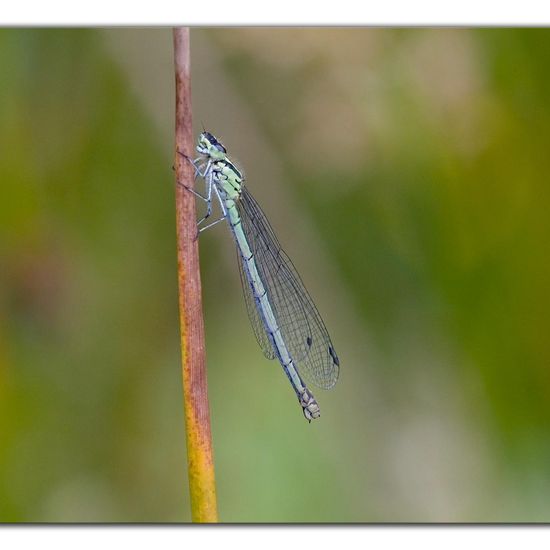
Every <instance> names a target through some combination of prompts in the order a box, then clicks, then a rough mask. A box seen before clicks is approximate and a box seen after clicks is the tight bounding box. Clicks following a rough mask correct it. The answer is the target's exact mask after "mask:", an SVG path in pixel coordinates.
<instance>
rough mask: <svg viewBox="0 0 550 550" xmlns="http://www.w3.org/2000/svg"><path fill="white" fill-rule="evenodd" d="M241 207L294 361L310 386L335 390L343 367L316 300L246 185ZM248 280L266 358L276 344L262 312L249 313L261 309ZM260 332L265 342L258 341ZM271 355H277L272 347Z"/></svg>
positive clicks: (266, 287)
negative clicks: (268, 348)
mask: <svg viewBox="0 0 550 550" xmlns="http://www.w3.org/2000/svg"><path fill="white" fill-rule="evenodd" d="M236 205H237V209H238V211H239V214H240V216H241V220H242V226H243V231H244V233H245V235H246V237H247V240H248V243H249V246H250V249H251V251H252V253H253V254H254V257H255V259H256V267H257V269H258V273H259V274H260V277H261V278H262V282H263V285H264V287H265V289H266V291H267V295H268V298H269V301H270V304H271V308H272V309H273V313H274V315H275V318H276V319H277V323H278V325H279V327H280V329H281V334H282V336H283V339H284V341H285V343H286V345H287V346H288V350H289V352H290V355H291V357H292V359H293V360H294V362H295V364H296V366H297V367H298V370H299V372H300V374H301V375H302V376H303V377H304V378H305V379H306V381H308V382H312V383H314V384H315V385H317V386H319V387H321V388H324V389H328V388H331V387H332V386H334V384H335V383H336V381H337V380H338V374H339V370H340V368H339V367H340V362H339V360H338V356H337V355H336V352H335V351H334V347H333V346H332V342H331V340H330V336H329V334H328V331H327V329H326V327H325V325H324V323H323V320H322V319H321V316H320V315H319V312H318V311H317V308H316V307H315V304H314V303H313V300H312V299H311V297H310V295H309V294H308V292H307V290H306V288H305V287H304V284H303V283H302V280H301V279H300V276H299V275H298V273H297V271H296V269H295V268H294V265H293V264H292V262H291V261H290V258H289V257H288V256H287V255H286V254H285V252H284V251H283V250H282V249H281V245H280V244H279V241H278V240H277V237H276V236H275V233H274V232H273V229H272V228H271V225H270V224H269V222H268V221H267V218H266V217H265V214H264V213H263V211H262V210H261V208H260V206H259V205H258V203H257V202H256V200H255V199H254V197H252V195H251V194H250V193H249V192H248V190H247V188H246V187H244V186H243V188H242V193H241V197H240V199H239V200H238V201H236ZM241 261H242V260H241ZM242 269H243V268H242V266H241V270H242ZM243 276H244V280H243V286H244V282H246V283H247V287H246V291H245V295H246V292H248V298H247V307H248V308H249V316H250V319H251V321H252V326H253V327H254V331H255V332H256V337H257V338H258V341H259V342H260V345H261V346H262V349H264V353H266V348H265V347H264V344H263V342H265V340H267V343H269V345H270V346H271V343H270V342H269V338H268V337H267V334H266V332H265V328H264V325H263V323H262V321H261V319H260V318H259V314H258V312H257V311H256V313H255V317H253V316H252V315H251V313H250V308H251V307H253V308H254V310H255V309H256V305H255V302H253V301H254V296H253V294H252V290H251V287H250V285H249V283H248V281H247V278H246V275H245V274H244V273H241V278H243ZM251 294H252V295H251ZM251 300H252V301H251ZM260 328H261V333H262V340H260V338H259V337H258V332H259V331H260ZM271 352H274V351H273V349H272V348H271ZM266 355H267V353H266ZM267 356H268V357H269V355H267Z"/></svg>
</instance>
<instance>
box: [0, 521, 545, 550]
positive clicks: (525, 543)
mask: <svg viewBox="0 0 550 550" xmlns="http://www.w3.org/2000/svg"><path fill="white" fill-rule="evenodd" d="M549 539H550V529H549V528H548V527H475V526H473V527H457V526H434V527H426V526H422V527H412V526H403V527H385V526H348V527H322V526H319V527H303V526H286V527H285V526H276V527H268V526H266V527H258V526H250V527H244V526H236V527H231V526H221V525H217V526H199V525H189V526H173V527H167V526H163V527H153V526H146V527H117V526H111V527H59V526H58V527H38V526H34V527H27V528H24V527H6V526H4V527H1V528H0V544H1V545H2V547H3V548H18V549H26V548H32V549H35V548H40V549H41V550H42V549H44V550H48V549H50V548H51V549H52V550H53V549H55V550H65V549H67V550H74V548H78V550H97V549H98V548H102V549H110V548H117V549H120V548H131V549H132V550H141V549H143V550H150V549H151V548H162V550H172V549H177V550H181V549H182V548H200V549H203V550H204V549H210V548H217V549H224V548H239V550H249V549H250V550H258V548H261V549H262V550H270V549H272V548H274V549H280V548H297V549H300V548H314V549H315V550H324V549H326V550H338V549H341V548H359V549H360V548H372V549H384V550H385V549H391V548H398V549H399V550H402V549H407V550H414V549H416V548H419V549H422V550H432V549H433V550H441V549H442V548H444V549H445V550H464V549H465V548H467V549H468V550H473V549H477V548H479V549H483V550H486V549H487V548H498V549H499V550H508V549H510V550H512V549H513V550H516V549H517V548H529V550H535V549H538V548H548V542H549ZM538 543H540V544H538Z"/></svg>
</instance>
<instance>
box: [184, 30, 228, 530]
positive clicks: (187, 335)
mask: <svg viewBox="0 0 550 550" xmlns="http://www.w3.org/2000/svg"><path fill="white" fill-rule="evenodd" d="M174 62H175V71H176V153H175V160H174V167H175V172H176V180H177V182H179V183H181V184H184V185H186V186H188V187H191V188H192V187H193V185H194V171H193V168H192V166H191V163H189V162H188V161H187V160H185V158H184V157H182V156H181V155H179V154H177V151H181V152H183V153H185V154H186V155H188V156H189V157H192V155H193V127H192V120H191V74H190V55H189V29H188V28H175V29H174ZM196 219H197V218H196V214H195V198H194V196H193V194H192V193H190V192H189V191H187V190H186V189H185V188H184V187H182V186H181V185H176V224H177V247H178V286H179V310H180V336H181V352H182V371H183V393H184V410H185V426H186V434H187V465H188V473H189V492H190V496H191V517H192V520H193V521H194V522H198V523H210V522H217V521H218V511H217V505H216V482H215V478H214V460H213V457H212V435H211V432H210V412H209V406H208V392H207V382H206V353H205V344H204V321H203V317H202V302H201V279H200V269H199V250H198V240H197V239H196V236H197V225H196Z"/></svg>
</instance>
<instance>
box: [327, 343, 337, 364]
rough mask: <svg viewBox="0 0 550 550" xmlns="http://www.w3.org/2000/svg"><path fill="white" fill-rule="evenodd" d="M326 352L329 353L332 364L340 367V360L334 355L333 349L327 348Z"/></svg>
mask: <svg viewBox="0 0 550 550" xmlns="http://www.w3.org/2000/svg"><path fill="white" fill-rule="evenodd" d="M328 352H329V353H330V356H331V357H332V360H333V361H334V364H335V365H336V366H337V367H339V366H340V359H338V355H336V352H335V351H334V348H333V347H332V346H329V347H328Z"/></svg>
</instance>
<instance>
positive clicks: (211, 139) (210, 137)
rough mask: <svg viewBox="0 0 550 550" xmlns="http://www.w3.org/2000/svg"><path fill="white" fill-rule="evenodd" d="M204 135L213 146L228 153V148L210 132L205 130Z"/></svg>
mask: <svg viewBox="0 0 550 550" xmlns="http://www.w3.org/2000/svg"><path fill="white" fill-rule="evenodd" d="M202 135H203V136H204V138H205V139H206V140H207V141H208V143H210V145H212V147H215V148H216V149H217V150H218V151H221V152H222V153H227V149H226V148H225V147H224V146H223V145H222V144H221V143H220V142H219V141H218V140H217V139H216V138H215V137H214V136H213V135H212V134H211V133H210V132H203V134H202Z"/></svg>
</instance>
